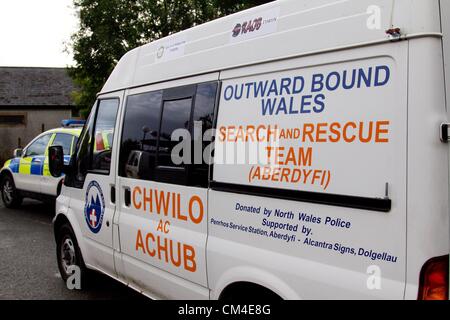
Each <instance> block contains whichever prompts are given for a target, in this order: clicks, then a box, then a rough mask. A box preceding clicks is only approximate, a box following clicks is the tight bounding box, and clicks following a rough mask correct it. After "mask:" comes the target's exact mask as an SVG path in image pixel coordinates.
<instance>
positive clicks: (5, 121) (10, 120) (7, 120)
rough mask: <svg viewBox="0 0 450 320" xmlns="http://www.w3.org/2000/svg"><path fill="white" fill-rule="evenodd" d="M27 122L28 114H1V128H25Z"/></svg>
mask: <svg viewBox="0 0 450 320" xmlns="http://www.w3.org/2000/svg"><path fill="white" fill-rule="evenodd" d="M26 120H27V119H26V114H9V113H6V114H5V113H0V126H7V127H9V126H24V125H26Z"/></svg>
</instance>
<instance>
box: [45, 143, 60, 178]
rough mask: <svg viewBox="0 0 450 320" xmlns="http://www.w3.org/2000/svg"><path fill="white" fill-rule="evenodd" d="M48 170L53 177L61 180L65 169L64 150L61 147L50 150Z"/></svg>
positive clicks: (52, 147)
mask: <svg viewBox="0 0 450 320" xmlns="http://www.w3.org/2000/svg"><path fill="white" fill-rule="evenodd" d="M48 168H49V170H50V174H51V175H52V177H55V178H59V177H61V175H62V174H63V169H64V150H63V147H61V146H51V147H50V148H48Z"/></svg>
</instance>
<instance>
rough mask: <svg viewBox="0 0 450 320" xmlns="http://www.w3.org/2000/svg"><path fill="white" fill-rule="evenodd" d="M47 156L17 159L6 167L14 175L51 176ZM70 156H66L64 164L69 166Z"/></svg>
mask: <svg viewBox="0 0 450 320" xmlns="http://www.w3.org/2000/svg"><path fill="white" fill-rule="evenodd" d="M46 158H47V157H46V156H36V157H25V158H15V159H11V160H8V161H6V162H5V165H4V167H5V168H9V169H10V170H11V172H12V173H19V174H23V175H35V176H51V174H50V170H49V168H48V160H47V159H46ZM69 162H70V156H64V164H69Z"/></svg>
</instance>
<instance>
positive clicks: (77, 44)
mask: <svg viewBox="0 0 450 320" xmlns="http://www.w3.org/2000/svg"><path fill="white" fill-rule="evenodd" d="M266 2H270V1H268V0H265V1H264V0H250V1H237V0H135V1H133V0H74V5H75V8H76V9H77V12H78V16H79V23H80V27H79V30H78V31H77V32H76V33H75V34H74V35H73V36H72V42H71V45H70V46H71V49H72V51H73V53H74V60H75V62H76V65H75V67H73V68H71V69H70V70H69V74H70V76H71V77H72V78H73V80H74V81H75V83H76V85H77V86H78V87H79V88H80V89H81V90H80V91H79V92H75V93H74V94H73V98H74V101H75V103H76V105H77V106H78V107H79V108H80V109H81V114H82V115H83V116H86V115H87V114H88V113H89V110H90V108H91V106H92V104H93V103H94V101H95V96H96V94H97V93H98V92H99V91H100V90H101V88H102V85H103V84H104V82H105V81H106V80H107V78H108V76H109V74H110V73H111V72H112V70H113V69H114V67H115V65H116V64H117V62H118V61H119V59H120V58H121V57H122V56H123V55H124V54H125V53H126V52H128V51H129V50H131V49H133V48H135V47H138V46H140V45H143V44H145V43H148V42H151V41H154V40H157V39H159V38H162V37H165V36H167V35H169V34H172V33H175V32H178V31H181V30H184V29H187V28H190V27H192V26H195V25H198V24H201V23H204V22H207V21H210V20H213V19H216V18H218V17H221V16H224V15H228V14H231V13H233V12H236V11H240V10H243V9H246V8H249V7H252V6H255V5H259V4H263V3H266Z"/></svg>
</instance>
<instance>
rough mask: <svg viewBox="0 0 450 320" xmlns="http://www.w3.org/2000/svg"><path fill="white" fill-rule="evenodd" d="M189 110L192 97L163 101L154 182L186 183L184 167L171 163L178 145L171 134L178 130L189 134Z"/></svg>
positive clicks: (181, 164)
mask: <svg viewBox="0 0 450 320" xmlns="http://www.w3.org/2000/svg"><path fill="white" fill-rule="evenodd" d="M191 110H192V97H189V98H184V99H178V100H169V101H164V104H163V109H162V116H161V129H160V131H159V143H158V161H157V167H156V171H155V172H156V177H155V180H156V181H159V182H167V183H174V184H183V185H184V184H186V182H187V172H186V165H185V164H183V163H180V164H176V163H174V162H173V161H172V150H173V148H174V147H175V146H176V145H178V144H179V143H180V141H177V140H173V139H172V134H173V133H174V131H176V130H178V129H184V130H186V131H187V132H190V130H189V129H190V123H191ZM182 155H183V154H182V151H181V156H182Z"/></svg>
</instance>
